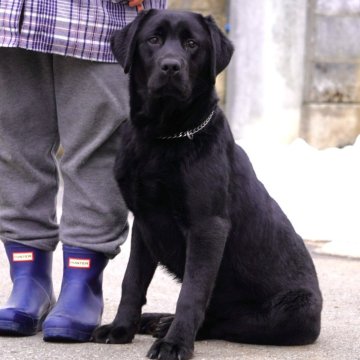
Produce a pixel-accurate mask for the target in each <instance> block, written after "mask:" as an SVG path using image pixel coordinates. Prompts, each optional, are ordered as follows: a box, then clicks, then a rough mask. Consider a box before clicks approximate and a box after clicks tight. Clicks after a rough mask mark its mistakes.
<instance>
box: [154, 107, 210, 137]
mask: <svg viewBox="0 0 360 360" xmlns="http://www.w3.org/2000/svg"><path fill="white" fill-rule="evenodd" d="M214 113H215V109H214V110H213V111H211V113H210V115H209V116H208V117H207V118H206V120H205V121H204V122H203V123H201V124H200V125H199V126H198V127H196V128H195V129H192V130H188V131H182V132H180V133H178V134H175V135H171V136H160V137H158V139H179V138H183V137H187V138H189V139H190V140H192V139H193V137H194V135H195V134H196V133H198V132H199V131H201V130H202V129H203V128H204V127H205V126H206V125H207V124H208V123H209V122H210V120H211V119H212V117H213V115H214Z"/></svg>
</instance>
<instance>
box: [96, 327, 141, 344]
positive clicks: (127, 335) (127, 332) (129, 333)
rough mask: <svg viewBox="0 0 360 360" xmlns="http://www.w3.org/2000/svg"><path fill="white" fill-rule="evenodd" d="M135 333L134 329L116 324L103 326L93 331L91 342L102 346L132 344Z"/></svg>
mask: <svg viewBox="0 0 360 360" xmlns="http://www.w3.org/2000/svg"><path fill="white" fill-rule="evenodd" d="M135 332H136V330H135V329H129V328H127V327H125V326H117V325H116V324H109V325H103V326H100V327H98V328H97V329H95V330H94V332H93V334H92V341H93V342H96V343H103V344H127V343H131V342H132V340H133V338H134V336H135Z"/></svg>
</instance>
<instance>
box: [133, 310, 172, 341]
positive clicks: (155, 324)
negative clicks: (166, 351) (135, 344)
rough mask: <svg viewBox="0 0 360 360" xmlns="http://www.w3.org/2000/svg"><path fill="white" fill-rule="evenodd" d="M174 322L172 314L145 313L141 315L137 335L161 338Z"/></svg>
mask: <svg viewBox="0 0 360 360" xmlns="http://www.w3.org/2000/svg"><path fill="white" fill-rule="evenodd" d="M173 320H174V315H173V314H159V313H145V314H142V315H141V321H140V327H139V334H147V335H152V336H154V337H156V338H163V337H164V336H165V335H166V334H167V332H168V330H169V327H170V325H171V323H172V322H173Z"/></svg>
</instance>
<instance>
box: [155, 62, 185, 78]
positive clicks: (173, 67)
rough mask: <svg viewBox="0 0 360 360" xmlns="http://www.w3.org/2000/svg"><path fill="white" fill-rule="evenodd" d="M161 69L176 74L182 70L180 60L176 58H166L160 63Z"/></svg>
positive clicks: (168, 73) (169, 73)
mask: <svg viewBox="0 0 360 360" xmlns="http://www.w3.org/2000/svg"><path fill="white" fill-rule="evenodd" d="M160 67H161V71H162V72H163V73H165V74H166V75H175V74H176V73H178V72H179V71H180V68H181V64H180V61H178V60H176V59H164V60H163V61H162V62H161V63H160Z"/></svg>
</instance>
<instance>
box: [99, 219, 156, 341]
mask: <svg viewBox="0 0 360 360" xmlns="http://www.w3.org/2000/svg"><path fill="white" fill-rule="evenodd" d="M156 266H157V262H156V261H155V260H154V259H153V257H152V256H151V254H150V253H149V251H148V249H147V247H146V245H145V244H144V242H143V239H142V236H141V232H140V229H139V226H138V224H137V222H136V219H135V221H134V225H133V230H132V238H131V251H130V258H129V263H128V265H127V268H126V273H125V276H124V280H123V283H122V295H121V302H120V305H119V308H118V311H117V314H116V316H115V319H114V321H113V322H112V323H111V324H109V325H104V326H101V327H99V328H98V329H96V330H95V332H94V334H93V338H94V341H95V342H100V343H111V344H124V343H129V342H131V341H132V339H133V338H134V336H135V333H136V331H137V330H138V327H139V323H140V317H141V308H142V306H143V305H144V304H145V303H146V292H147V288H148V286H149V284H150V281H151V279H152V277H153V275H154V272H155V269H156Z"/></svg>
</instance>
